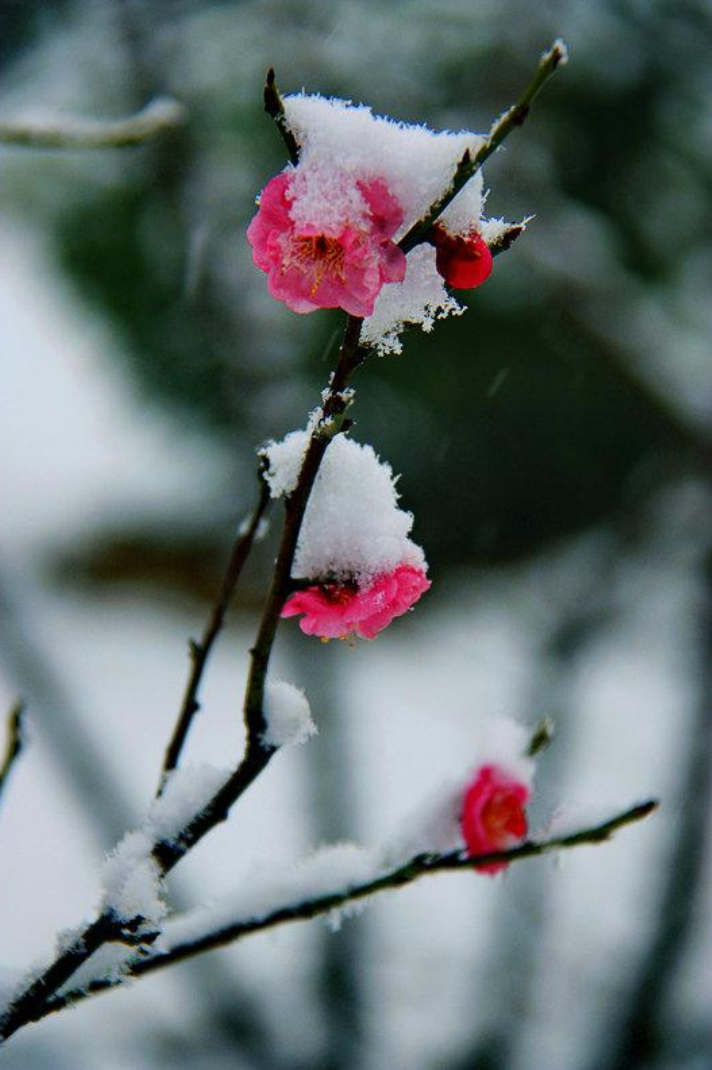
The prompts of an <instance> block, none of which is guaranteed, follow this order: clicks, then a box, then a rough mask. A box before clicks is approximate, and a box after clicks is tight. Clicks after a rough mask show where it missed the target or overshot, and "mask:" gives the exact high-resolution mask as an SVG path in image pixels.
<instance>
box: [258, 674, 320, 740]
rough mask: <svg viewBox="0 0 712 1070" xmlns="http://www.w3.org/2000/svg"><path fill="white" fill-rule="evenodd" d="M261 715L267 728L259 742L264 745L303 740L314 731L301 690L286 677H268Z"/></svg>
mask: <svg viewBox="0 0 712 1070" xmlns="http://www.w3.org/2000/svg"><path fill="white" fill-rule="evenodd" d="M264 715H265V720H266V722H267V730H266V731H265V732H264V733H263V736H262V742H263V743H266V744H267V746H268V747H284V746H286V745H288V744H290V743H291V744H300V743H306V741H307V740H308V739H310V738H311V737H312V736H315V735H316V734H317V731H318V729H317V727H316V725H315V724H314V722H313V720H312V716H311V710H310V709H309V703H308V701H307V697H306V695H305V694H304V692H303V691H302V690H301V688H299V687H295V686H294V684H288V683H287V682H286V680H268V681H267V684H266V687H265V701H264Z"/></svg>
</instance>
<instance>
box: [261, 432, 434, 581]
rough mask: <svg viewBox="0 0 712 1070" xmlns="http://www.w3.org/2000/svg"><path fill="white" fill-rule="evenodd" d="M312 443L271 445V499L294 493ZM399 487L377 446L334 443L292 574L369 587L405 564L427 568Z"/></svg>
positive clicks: (294, 437)
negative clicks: (400, 502)
mask: <svg viewBox="0 0 712 1070" xmlns="http://www.w3.org/2000/svg"><path fill="white" fill-rule="evenodd" d="M308 442H309V433H308V432H307V431H292V432H290V434H288V435H287V436H286V438H284V439H283V440H282V441H281V442H270V443H268V444H267V446H265V448H264V450H263V451H262V453H263V455H264V456H265V457H266V458H267V463H268V465H269V468H268V471H267V473H266V476H265V478H266V479H267V482H268V483H269V485H270V488H271V491H272V495H273V497H279V496H280V495H281V494H289V493H290V492H291V491H292V490H293V489H294V487H295V485H296V481H297V476H298V474H299V468H300V465H301V462H302V457H303V455H304V451H305V450H306V448H307V445H308ZM395 484H396V479H395V478H394V476H393V471H392V469H391V467H390V465H389V464H386V463H385V462H384V461H381V460H379V458H378V457H377V455H376V453H375V452H374V450H373V448H372V447H371V446H368V445H360V444H359V443H358V442H354V441H353V439H350V438H347V437H346V436H345V435H338V436H337V437H336V438H335V439H333V441H332V442H331V444H330V445H329V448H328V449H327V451H326V454H325V455H324V459H323V461H322V463H321V467H320V469H319V474H318V475H317V477H316V481H315V483H314V487H313V489H312V492H311V496H310V498H309V503H308V505H307V509H306V512H305V514H304V520H303V522H302V528H301V532H300V535H299V542H298V544H297V552H296V554H295V557H294V565H293V568H292V575H293V576H295V577H298V578H307V579H319V578H320V577H327V576H328V577H334V579H337V580H339V579H341V580H346V579H353V580H356V581H357V582H358V583H359V584H365V583H368V582H369V581H370V580H372V579H373V578H374V577H375V576H377V575H380V574H381V573H384V572H392V571H393V569H395V568H397V566H398V565H401V564H407V565H413V566H414V567H416V568H421V569H425V568H426V567H427V566H426V564H425V557H424V554H423V551H422V550H421V548H420V547H419V546H416V544H415V543H414V542H412V541H411V540H410V539H409V538H408V535H409V532H410V530H411V528H412V526H413V515H412V513H407V512H405V510H403V509H399V508H398V494H397V492H396V486H395Z"/></svg>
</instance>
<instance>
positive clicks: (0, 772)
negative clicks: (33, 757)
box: [0, 700, 25, 797]
mask: <svg viewBox="0 0 712 1070" xmlns="http://www.w3.org/2000/svg"><path fill="white" fill-rule="evenodd" d="M24 712H25V706H24V703H23V702H22V701H20V700H18V701H17V702H16V703H15V705H14V706H13V707H12V709H11V710H10V712H9V714H8V715H7V746H6V748H5V757H4V758H3V762H2V766H0V797H1V796H2V793H3V791H4V790H5V784H6V782H7V779H8V777H9V775H10V771H11V769H12V767H13V765H14V764H15V762H16V761H17V759H18V758H19V757H20V753H21V751H22V718H23V715H24Z"/></svg>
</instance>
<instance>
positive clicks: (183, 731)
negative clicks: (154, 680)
mask: <svg viewBox="0 0 712 1070" xmlns="http://www.w3.org/2000/svg"><path fill="white" fill-rule="evenodd" d="M259 483H260V490H259V499H258V502H257V505H256V506H255V508H254V510H253V513H252V516H251V517H250V521H249V524H248V525H247V528H246V529H245V530H244V531H242V532H241V533H240V534H239V535H238V538H237V540H236V542H235V544H234V546H233V548H232V553H231V554H230V559H229V561H228V564H227V568H226V570H225V575H224V577H223V581H222V584H221V587H220V591H219V593H218V597H217V599H216V602H215V604H214V606H213V608H212V610H211V613H210V617H209V618H208V621H207V623H206V625H205V629H204V631H203V634H202V637H201V639H200V641H199V642H195V640H191V642H190V658H191V670H190V675H189V677H188V681H187V683H186V688H185V693H184V695H183V702H182V704H181V708H180V712H179V714H178V721H177V723H176V726H175V730H174V732H173V737H172V739H171V741H170V743H169V744H168V747H167V749H166V756H165V760H164V762H163V769H162V772H161V782H160V785H159V788H158V794H159V795H160V794H161V792H162V791H163V788H164V785H165V782H166V777H167V775H168V773H170V772H171V770H173V769H175V768H176V766H177V765H178V761H179V759H180V755H181V752H182V750H183V746H184V744H185V740H186V737H187V735H188V732H189V730H190V726H191V723H192V721H193V718H194V717H195V715H196V713H197V712H198V710H199V709H200V702H199V701H198V691H199V688H200V684H201V681H202V678H203V673H204V671H205V666H206V664H207V661H208V658H209V657H210V652H211V650H212V648H213V644H214V643H215V640H216V639H217V637H218V635H219V634H220V632H221V631H222V628H223V624H224V623H225V615H226V613H227V611H228V609H229V607H230V603H231V601H232V598H233V595H234V593H235V588H236V586H237V583H238V580H239V579H240V575H241V573H242V569H243V567H244V564H245V561H246V560H247V557H248V555H249V553H250V550H251V549H252V544H253V542H254V539H255V535H256V533H257V530H258V528H259V525H260V523H261V521H262V518H263V516H264V514H265V511H266V509H267V507H268V505H269V501H270V493H269V486H268V485H267V483H266V482H265V480H264V479H263V478H262V473H261V472H260V473H259Z"/></svg>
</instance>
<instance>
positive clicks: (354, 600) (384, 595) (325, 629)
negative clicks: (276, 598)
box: [282, 565, 430, 639]
mask: <svg viewBox="0 0 712 1070" xmlns="http://www.w3.org/2000/svg"><path fill="white" fill-rule="evenodd" d="M429 587H430V580H428V579H427V577H426V575H425V572H424V571H423V569H422V568H416V567H414V566H413V565H398V567H397V568H395V569H394V570H393V571H392V572H388V573H385V574H384V575H381V576H378V577H376V579H375V580H373V582H371V583H370V584H368V585H366V586H364V587H359V586H358V585H357V584H336V583H327V584H323V585H321V586H313V587H308V588H307V589H306V590H303V591H297V592H296V594H293V595H292V596H291V597H290V598H289V599H288V600H287V602H286V603H285V605H284V608H283V610H282V616H283V617H296V616H299V615H300V614H303V616H302V619H301V620H300V622H299V627H300V628H301V630H302V631H303V632H304V634H305V635H318V636H319V637H320V638H321V639H346V638H347V637H348V636H350V635H356V636H358V637H359V638H361V639H375V638H376V636H377V635H378V633H379V632H381V631H383V629H384V628H387V627H388V625H389V624H390V623H391V621H392V620H394V618H395V617H400V616H401V615H402V614H403V613H407V612H408V610H409V609H411V608H412V606H413V605H415V603H416V602H417V601H418V599H419V598H420V596H421V595H422V594H424V593H425V591H427V590H428V588H429Z"/></svg>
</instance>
